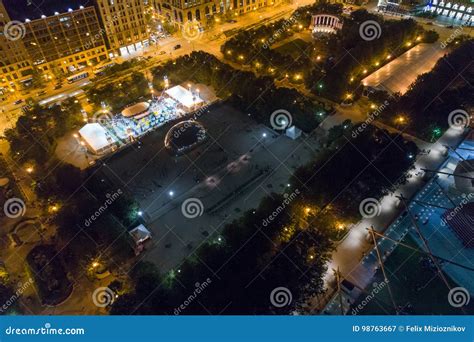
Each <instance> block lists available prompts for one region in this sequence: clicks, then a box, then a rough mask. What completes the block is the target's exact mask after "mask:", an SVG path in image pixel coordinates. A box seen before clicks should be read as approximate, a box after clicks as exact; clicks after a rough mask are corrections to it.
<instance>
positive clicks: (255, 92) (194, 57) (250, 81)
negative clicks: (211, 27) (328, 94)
mask: <svg viewBox="0 0 474 342" xmlns="http://www.w3.org/2000/svg"><path fill="white" fill-rule="evenodd" d="M153 75H154V81H153V82H154V86H155V88H157V89H163V88H164V86H165V81H164V79H165V77H167V79H168V82H169V83H170V84H180V83H183V82H187V81H189V80H191V81H194V82H196V83H203V84H207V85H210V86H212V88H213V89H214V91H215V92H216V95H217V96H218V97H219V98H221V99H225V100H228V101H229V102H230V103H231V104H232V105H233V106H234V107H236V108H238V109H240V110H241V111H243V112H244V113H249V114H250V115H251V116H252V117H253V118H254V119H255V120H256V121H257V122H260V123H264V124H266V125H269V124H270V117H271V114H272V113H273V112H274V111H276V110H281V109H284V110H286V111H288V112H290V113H291V116H292V118H293V123H294V124H295V125H296V126H298V127H300V128H301V129H303V130H304V131H306V132H310V131H312V130H313V129H314V128H316V127H317V126H318V125H319V123H320V122H321V120H322V119H323V118H324V115H320V114H321V113H325V112H326V111H327V110H329V108H326V109H325V108H323V107H322V106H321V105H319V104H317V103H314V102H312V101H311V100H310V99H308V98H307V97H305V96H303V95H302V94H301V93H299V92H298V91H296V90H294V89H289V88H277V87H276V86H275V85H274V82H273V79H271V78H269V77H257V76H255V74H253V73H252V72H248V71H241V70H236V69H234V68H232V67H231V66H229V65H227V64H225V63H222V62H221V61H219V60H218V59H217V58H216V57H214V56H213V55H210V54H207V53H205V52H202V51H199V52H193V53H191V55H186V56H183V57H179V58H178V59H176V60H174V61H173V62H171V61H170V62H168V63H165V64H164V65H161V66H158V67H157V68H155V69H154V70H153Z"/></svg>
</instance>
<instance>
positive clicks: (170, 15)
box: [147, 0, 282, 25]
mask: <svg viewBox="0 0 474 342" xmlns="http://www.w3.org/2000/svg"><path fill="white" fill-rule="evenodd" d="M147 1H148V2H149V3H150V5H151V6H153V7H154V8H155V10H156V11H157V12H158V13H159V14H161V15H162V16H163V17H164V18H165V19H166V20H168V21H171V22H176V23H185V22H188V21H199V22H200V23H202V24H203V25H205V24H206V23H207V20H210V19H211V18H212V17H213V16H214V15H227V16H229V17H232V16H238V15H241V14H244V13H248V12H251V11H255V10H258V9H260V8H263V7H268V6H274V5H277V4H280V3H281V2H282V0H147Z"/></svg>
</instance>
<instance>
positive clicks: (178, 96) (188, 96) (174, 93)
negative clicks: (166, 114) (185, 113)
mask: <svg viewBox="0 0 474 342" xmlns="http://www.w3.org/2000/svg"><path fill="white" fill-rule="evenodd" d="M165 93H166V95H168V96H169V97H171V98H172V99H173V100H175V101H177V102H178V103H179V104H181V105H182V106H183V107H185V108H186V109H187V110H191V109H193V108H195V107H200V106H201V105H202V104H203V103H204V100H202V99H201V98H200V97H199V94H194V95H193V93H192V92H190V91H189V90H187V89H186V88H184V87H183V86H180V85H177V86H175V87H173V88H170V89H167V90H166V91H165Z"/></svg>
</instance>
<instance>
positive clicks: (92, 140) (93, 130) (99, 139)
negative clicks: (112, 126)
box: [79, 122, 115, 152]
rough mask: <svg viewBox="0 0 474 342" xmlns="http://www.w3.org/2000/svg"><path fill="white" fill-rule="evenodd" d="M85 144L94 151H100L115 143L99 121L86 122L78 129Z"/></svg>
mask: <svg viewBox="0 0 474 342" xmlns="http://www.w3.org/2000/svg"><path fill="white" fill-rule="evenodd" d="M79 134H80V135H81V137H82V138H83V139H84V140H85V142H86V144H87V145H88V146H89V147H90V148H92V149H93V150H94V151H96V152H97V151H100V150H102V149H104V148H106V147H108V146H110V145H112V144H114V143H115V141H114V140H113V138H112V136H111V135H110V134H109V133H108V132H107V130H106V129H105V128H104V127H102V126H101V125H100V124H99V123H97V122H94V123H88V124H87V125H85V126H84V127H82V128H81V129H80V130H79Z"/></svg>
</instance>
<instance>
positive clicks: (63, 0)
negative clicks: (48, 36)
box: [3, 0, 94, 21]
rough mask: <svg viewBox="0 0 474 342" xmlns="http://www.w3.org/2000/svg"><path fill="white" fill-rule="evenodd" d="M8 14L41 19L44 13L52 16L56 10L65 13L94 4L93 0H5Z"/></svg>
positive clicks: (18, 17)
mask: <svg viewBox="0 0 474 342" xmlns="http://www.w3.org/2000/svg"><path fill="white" fill-rule="evenodd" d="M3 4H4V5H5V8H6V9H7V12H8V14H9V15H10V17H11V18H12V19H13V20H20V21H25V19H30V20H34V19H39V18H41V16H42V15H45V16H51V15H54V13H55V12H58V13H64V12H67V11H68V10H69V9H73V10H77V9H78V8H79V6H84V7H87V6H93V5H94V4H93V1H92V0H59V1H58V0H23V1H20V0H3Z"/></svg>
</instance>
